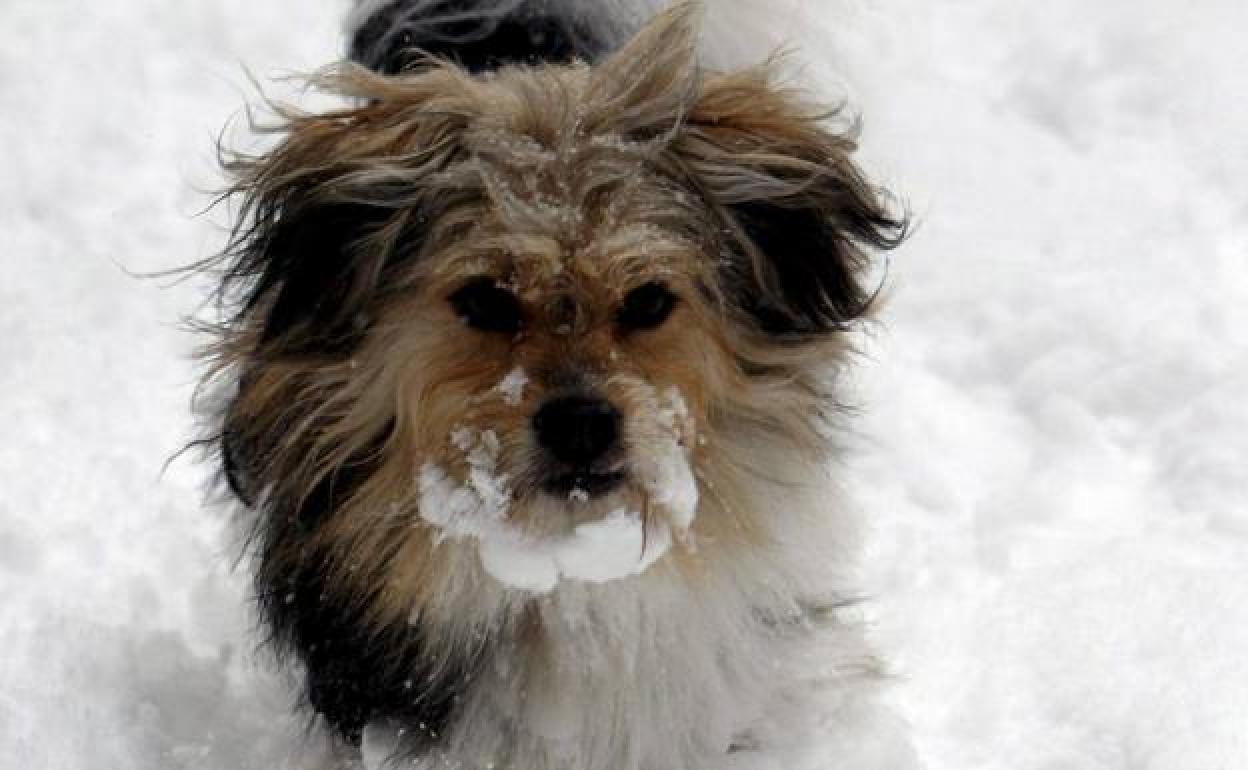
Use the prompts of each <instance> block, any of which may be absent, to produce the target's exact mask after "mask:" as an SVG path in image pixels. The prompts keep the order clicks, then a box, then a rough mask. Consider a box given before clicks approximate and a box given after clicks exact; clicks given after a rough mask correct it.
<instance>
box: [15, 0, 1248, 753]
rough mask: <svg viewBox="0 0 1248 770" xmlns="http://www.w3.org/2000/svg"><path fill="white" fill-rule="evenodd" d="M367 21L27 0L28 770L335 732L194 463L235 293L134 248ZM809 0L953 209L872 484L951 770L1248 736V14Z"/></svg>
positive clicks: (934, 199) (919, 301)
mask: <svg viewBox="0 0 1248 770" xmlns="http://www.w3.org/2000/svg"><path fill="white" fill-rule="evenodd" d="M793 1H794V0H790V2H793ZM340 11H341V7H340V6H339V5H338V4H337V3H335V2H333V0H324V1H323V2H316V3H313V2H306V1H305V2H297V1H296V0H280V2H279V0H264V2H243V1H242V0H213V1H212V2H209V0H182V1H180V2H168V1H167V0H129V1H127V2H122V0H109V1H107V2H96V3H71V2H68V0H5V2H4V3H2V4H0V35H3V43H2V44H0V105H2V106H3V111H4V117H3V118H0V162H2V167H3V169H4V173H3V174H2V175H0V246H2V247H3V250H2V253H3V257H2V259H3V264H4V271H3V275H4V278H3V280H0V360H3V361H4V365H3V366H0V425H3V426H4V427H5V438H4V440H3V441H0V478H3V488H2V489H0V607H3V608H4V610H3V613H4V615H3V620H0V650H3V651H4V652H3V654H0V767H3V768H6V769H7V768H15V769H17V768H21V769H22V770H25V769H26V768H32V769H33V768H54V769H56V770H70V769H72V770H86V769H87V768H91V769H93V770H94V769H95V768H128V769H130V768H132V769H135V770H156V769H164V768H195V769H196V770H240V769H247V770H251V769H253V768H254V769H255V770H261V769H263V770H270V769H271V768H278V767H285V766H296V765H298V764H299V763H300V761H301V758H300V757H299V756H297V755H292V754H291V751H292V750H291V746H293V745H295V744H296V743H297V741H296V740H295V739H294V736H297V735H298V733H299V730H300V729H301V726H302V725H301V723H300V722H299V721H297V720H295V719H292V718H291V717H289V716H288V702H289V694H288V692H287V690H286V688H285V683H284V681H283V680H282V678H281V677H280V676H279V675H276V674H273V673H271V672H267V671H266V670H265V669H264V668H263V667H261V666H259V665H257V664H256V662H255V659H254V658H253V656H252V651H253V644H254V642H253V639H254V636H253V635H252V634H251V632H250V628H249V621H248V619H247V615H246V612H245V608H244V604H245V603H244V595H245V580H244V578H243V577H241V576H240V575H237V574H232V573H231V572H230V569H229V567H230V558H231V554H232V553H233V549H232V546H231V544H230V542H229V540H228V538H227V536H226V534H225V533H226V529H225V527H224V522H223V521H222V519H221V517H220V515H218V514H213V513H210V512H205V510H204V509H203V507H201V505H200V500H201V489H200V488H201V484H202V474H201V471H200V470H199V469H198V468H196V467H195V466H194V465H193V464H192V463H188V462H176V463H174V464H173V465H172V466H171V467H170V468H169V470H168V471H167V472H166V473H164V474H163V476H162V475H161V472H160V471H161V465H162V462H163V461H164V459H165V458H166V457H167V456H168V455H169V454H170V453H171V452H172V451H173V450H175V449H176V448H177V447H178V446H179V444H180V442H182V441H183V440H184V439H185V438H186V436H187V435H188V434H189V432H190V430H191V426H190V422H189V418H188V414H187V402H188V400H189V397H190V392H191V386H192V382H193V378H194V375H193V368H192V365H191V363H190V361H189V351H190V349H191V347H192V344H193V341H192V340H191V339H189V338H188V336H187V335H186V334H184V333H183V332H181V331H180V330H179V328H178V326H177V322H178V318H179V316H180V315H181V314H183V313H186V312H188V311H191V310H193V309H194V307H195V303H196V301H197V298H198V297H200V296H201V287H196V286H193V285H180V286H174V287H164V286H163V285H159V284H158V283H154V282H151V281H143V280H137V279H135V278H132V277H129V276H128V275H127V274H126V272H125V271H124V270H123V267H124V268H127V269H129V270H135V271H143V270H154V269H160V268H167V267H170V266H173V265H177V264H181V263H183V262H185V261H187V260H189V259H193V258H195V257H199V256H204V255H206V254H208V253H210V252H211V251H212V250H213V249H214V248H215V247H217V246H219V244H220V242H221V234H220V231H219V229H218V226H219V222H220V219H219V218H217V219H216V224H214V219H213V217H196V216H195V213H196V212H197V210H198V209H200V208H201V207H202V206H203V205H204V204H205V202H206V200H207V196H206V195H205V194H203V193H202V192H199V191H198V190H202V189H206V188H211V187H213V186H214V185H216V184H217V183H218V182H219V177H218V176H217V175H216V172H215V171H214V169H213V166H212V146H213V138H214V135H215V134H216V132H217V131H218V130H219V129H220V127H221V126H222V124H223V122H224V121H225V120H226V118H227V117H229V116H230V115H231V114H233V113H235V112H236V111H237V110H238V108H239V107H240V106H241V105H242V104H243V103H244V101H245V100H247V99H248V98H250V96H251V95H250V93H249V92H248V90H247V85H246V77H245V75H244V73H243V70H242V68H241V66H240V65H241V64H245V65H246V66H247V67H248V68H250V69H251V70H253V71H254V72H256V73H257V74H258V75H259V76H260V77H262V78H267V77H270V76H272V75H276V74H280V73H282V72H286V71H300V70H307V69H311V68H313V67H315V66H317V65H319V64H322V63H324V62H325V61H328V60H329V59H330V58H332V57H333V56H334V55H335V54H336V52H337V50H338V48H337V46H338V37H337V35H338V29H337V24H338V16H339V13H340ZM786 14H788V15H780V16H778V18H782V19H786V20H787V21H788V28H789V29H790V30H791V31H792V34H793V36H795V37H797V38H798V42H799V43H800V44H801V46H802V47H804V49H805V50H806V52H807V54H806V57H805V58H806V59H807V60H808V61H810V62H811V64H810V67H809V70H808V73H809V76H810V78H811V79H812V80H816V81H823V82H824V87H825V88H830V85H828V84H829V83H830V82H831V81H830V80H827V78H830V77H832V76H833V75H835V76H837V77H839V78H840V79H842V80H843V81H844V82H846V83H848V86H849V90H850V92H851V93H852V95H853V97H854V99H855V101H856V103H857V104H859V105H860V106H861V107H862V109H863V112H864V113H865V117H866V132H865V135H864V139H865V144H866V148H865V149H866V157H867V159H868V160H869V163H870V165H871V167H872V169H873V170H874V171H875V172H876V173H877V174H880V175H882V176H883V178H885V179H887V180H888V181H889V182H890V183H891V184H892V185H893V186H895V187H897V188H898V189H900V190H902V191H904V192H905V193H906V195H907V196H908V198H909V199H910V201H911V203H912V205H913V208H914V209H915V211H916V213H917V215H918V218H919V220H920V222H921V225H920V228H919V230H918V232H917V234H916V235H915V237H914V238H913V240H912V241H911V242H910V243H909V245H908V246H907V247H906V248H905V249H903V250H902V251H901V252H899V253H898V254H897V255H896V256H895V259H894V261H893V265H892V273H891V276H892V280H891V284H892V302H891V305H890V307H889V310H888V313H887V314H886V320H885V323H884V325H883V326H882V327H881V328H879V329H878V330H876V331H875V333H874V336H873V338H872V341H871V356H870V358H869V359H868V360H866V361H864V363H863V366H862V369H861V371H860V377H859V386H860V387H859V395H858V398H859V400H860V401H861V402H862V403H863V404H864V411H865V414H864V417H863V419H862V420H861V421H860V423H859V426H860V443H861V445H862V448H861V451H860V452H859V453H858V454H857V455H856V456H855V458H854V460H853V462H852V464H851V468H850V475H851V478H852V483H853V484H854V486H855V488H856V490H857V492H858V494H859V497H860V499H861V500H862V501H863V506H864V509H865V510H866V511H867V512H868V513H869V515H870V516H871V517H872V519H873V521H874V522H875V524H876V528H875V537H874V540H873V544H872V548H871V554H870V559H869V561H868V565H869V577H870V581H871V585H872V589H873V593H874V596H875V602H874V604H873V605H872V614H873V617H874V619H875V625H876V630H877V636H878V640H879V644H880V645H881V646H882V647H883V648H884V649H885V650H886V651H887V654H888V655H889V657H890V658H891V660H892V661H893V662H894V664H895V668H896V669H897V671H898V674H899V678H898V684H897V688H896V692H895V700H896V703H897V706H898V708H899V709H900V710H901V711H902V713H904V714H905V716H906V717H907V719H908V720H909V721H910V722H911V723H912V725H913V729H914V737H915V742H916V744H917V746H918V748H919V751H920V754H921V755H922V757H923V759H924V760H925V763H926V765H927V766H928V767H929V768H932V769H933V770H973V769H977V768H983V769H984V770H989V769H991V770H1102V769H1106V770H1108V769H1110V768H1113V769H1115V770H1119V769H1121V770H1127V769H1128V768H1130V769H1131V770H1144V769H1156V770H1215V769H1217V770H1237V769H1240V768H1245V767H1248V658H1246V657H1245V654H1244V651H1245V650H1248V399H1246V398H1245V395H1244V394H1245V393H1248V196H1245V194H1244V189H1243V182H1242V180H1243V179H1245V178H1248V146H1246V145H1248V100H1244V99H1243V98H1241V96H1242V94H1243V93H1244V91H1245V88H1246V87H1248V53H1245V51H1246V50H1248V49H1245V47H1244V45H1243V41H1242V34H1243V31H1244V30H1245V29H1248V6H1246V5H1244V4H1243V3H1241V2H1236V0H1192V1H1191V2H1186V3H1182V4H1175V3H1171V2H1168V1H1167V0H1134V1H1133V0H1098V1H1097V2H1095V3H1089V2H1085V1H1084V0H1053V1H1051V2H1046V3H1021V2H1013V3H1009V2H1000V0H957V1H955V2H944V3H934V2H930V1H928V0H878V1H877V2H868V1H867V0H822V1H817V0H806V2H798V7H797V8H796V9H795V10H792V11H786ZM314 750H315V746H313V747H312V748H311V749H308V752H309V753H314ZM827 764H828V767H829V768H830V770H831V769H834V768H835V767H836V763H835V758H834V757H829V758H828V762H827Z"/></svg>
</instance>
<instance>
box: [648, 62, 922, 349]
mask: <svg viewBox="0 0 1248 770" xmlns="http://www.w3.org/2000/svg"><path fill="white" fill-rule="evenodd" d="M773 80H774V78H773V76H772V73H771V70H770V66H768V67H762V68H759V69H756V70H747V71H745V72H741V73H737V74H733V75H725V76H719V77H717V78H713V79H711V80H709V81H708V82H707V84H706V85H705V87H704V89H703V91H702V93H701V94H700V96H699V99H698V102H697V105H696V106H695V107H694V108H693V110H692V111H691V112H690V114H689V116H688V118H687V119H686V123H685V125H684V127H683V129H682V131H681V134H680V136H679V137H677V139H676V140H675V141H674V143H673V150H674V152H675V153H676V155H677V157H678V158H679V159H680V162H681V164H682V165H683V167H684V168H685V169H686V173H688V174H689V175H690V176H691V177H692V181H693V184H694V185H695V187H697V188H698V189H700V190H701V192H702V194H703V195H704V196H705V197H706V199H707V202H708V203H709V205H710V207H711V208H712V209H713V210H714V211H716V212H717V216H718V218H719V220H720V223H719V224H720V234H721V236H722V239H723V241H724V242H723V244H722V246H723V251H724V254H723V255H721V256H722V257H723V258H722V259H721V271H720V272H721V274H722V275H723V283H724V285H725V286H726V288H727V290H728V293H729V296H730V298H731V300H732V302H733V304H734V305H735V306H736V307H738V308H740V309H741V310H742V311H743V312H742V314H741V315H742V316H743V317H744V318H745V319H746V320H747V321H748V322H749V323H751V324H752V325H754V326H755V327H756V328H757V329H759V330H761V331H762V332H764V333H767V334H770V335H777V336H790V337H803V336H809V335H815V334H820V333H824V332H828V331H833V330H837V329H841V328H843V327H844V326H845V325H846V324H848V323H850V322H852V321H854V320H857V319H859V318H862V317H863V316H864V315H866V314H867V312H868V311H869V309H870V306H871V301H872V299H873V297H874V292H873V291H872V290H870V289H868V288H867V287H866V286H865V285H864V283H865V280H866V277H867V276H866V274H867V272H868V271H869V268H870V256H871V254H870V253H871V251H873V250H879V249H891V248H893V247H895V246H897V245H899V244H900V243H901V241H902V240H903V238H904V237H905V234H906V227H907V222H906V217H905V214H904V212H896V211H893V210H892V208H893V207H892V205H891V203H892V202H891V199H890V198H889V197H888V196H887V194H886V193H884V192H883V191H882V190H880V189H879V188H876V187H874V186H872V185H871V184H870V183H869V182H868V181H867V180H866V178H865V177H864V176H863V174H862V172H861V171H860V170H859V169H858V167H857V166H856V165H855V163H854V162H853V160H852V159H851V155H852V153H853V151H854V149H855V142H854V138H853V129H852V127H851V128H850V129H847V130H846V131H845V132H843V133H838V132H836V131H833V130H831V129H829V128H828V127H827V119H828V118H829V117H835V115H832V116H829V115H828V113H827V112H826V111H821V110H819V109H816V108H813V107H810V106H808V105H807V104H805V103H803V101H802V100H801V99H800V97H799V96H798V95H797V94H795V93H793V92H791V91H786V90H784V89H781V88H778V87H776V86H775V85H774V82H773Z"/></svg>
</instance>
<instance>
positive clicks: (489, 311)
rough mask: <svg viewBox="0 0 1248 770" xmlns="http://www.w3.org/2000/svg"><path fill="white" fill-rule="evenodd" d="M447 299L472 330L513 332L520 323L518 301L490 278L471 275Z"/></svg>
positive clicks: (520, 316) (518, 329) (520, 315)
mask: <svg viewBox="0 0 1248 770" xmlns="http://www.w3.org/2000/svg"><path fill="white" fill-rule="evenodd" d="M449 299H450V303H451V307H453V308H455V312H456V313H459V316H460V318H463V319H464V321H465V322H466V323H467V324H468V325H469V326H471V327H472V328H474V329H480V330H481V331H486V332H508V333H513V334H514V333H515V332H518V331H520V327H521V325H522V324H523V322H524V314H523V312H522V311H521V309H520V300H518V299H516V295H515V294H512V293H511V292H509V291H507V290H506V289H503V288H500V287H499V286H496V285H495V284H494V280H493V279H492V278H474V279H473V280H471V281H469V282H468V283H467V284H465V285H464V286H463V287H462V288H460V289H459V290H458V291H456V292H455V293H454V294H452V295H451V296H450V297H449Z"/></svg>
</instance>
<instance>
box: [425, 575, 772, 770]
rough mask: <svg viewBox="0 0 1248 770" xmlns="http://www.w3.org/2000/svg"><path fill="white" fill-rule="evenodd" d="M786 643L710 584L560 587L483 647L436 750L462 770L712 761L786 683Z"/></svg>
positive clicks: (604, 769)
mask: <svg viewBox="0 0 1248 770" xmlns="http://www.w3.org/2000/svg"><path fill="white" fill-rule="evenodd" d="M643 584H644V585H643ZM792 637H793V634H791V633H778V632H777V629H776V628H775V627H774V625H771V624H768V623H766V622H763V621H762V620H760V614H759V613H758V612H755V611H754V608H752V607H750V606H749V605H748V603H747V602H746V601H745V600H744V599H743V598H742V597H740V596H734V595H732V594H731V593H726V592H722V591H719V592H704V591H698V590H697V589H696V588H691V587H689V586H686V585H674V584H671V583H667V584H665V583H664V581H662V580H657V579H656V580H643V581H637V582H636V584H635V585H627V584H617V585H611V586H586V585H576V584H570V585H568V586H566V587H564V586H561V587H560V589H558V590H556V591H555V592H554V593H553V594H552V595H550V596H549V597H545V598H544V599H542V600H541V601H538V602H534V603H533V604H531V605H529V606H528V607H527V608H526V611H525V613H524V617H523V618H521V619H520V621H519V622H517V623H516V624H515V626H514V629H513V630H512V631H511V633H509V634H508V635H507V637H506V638H505V639H502V640H500V642H499V644H498V645H496V646H495V647H494V648H493V649H492V650H491V652H490V653H489V659H488V660H487V661H486V662H485V665H484V667H483V670H482V672H481V675H480V676H479V678H478V679H477V680H476V681H475V682H474V684H473V686H472V687H471V688H470V689H469V691H468V692H467V693H466V694H465V697H464V701H463V703H462V704H461V706H462V708H461V709H460V711H459V717H458V719H457V721H456V724H454V725H452V726H451V728H450V731H449V735H448V736H447V737H448V746H447V749H448V754H449V755H450V757H448V758H453V759H454V760H455V761H456V762H458V763H460V764H459V766H461V767H464V768H474V770H475V768H477V767H481V768H489V767H492V768H500V769H501V768H534V767H542V768H551V770H563V769H564V768H566V769H567V770H572V769H573V768H576V769H577V770H583V769H584V768H599V769H601V770H640V769H641V768H646V769H647V770H660V769H662V768H684V769H685V770H695V769H696V768H701V767H714V766H717V765H715V764H714V762H715V758H719V759H722V757H723V756H724V754H725V753H726V752H727V751H728V750H729V748H730V746H732V745H733V743H734V741H736V740H738V739H739V737H740V734H741V732H742V731H743V730H744V729H746V728H747V727H749V726H750V725H751V724H752V723H754V722H755V721H757V720H758V719H759V718H760V717H761V716H762V713H761V712H762V711H763V709H765V707H766V704H767V703H768V702H771V701H773V700H774V699H775V698H776V697H777V695H778V693H779V692H780V691H782V690H783V689H784V687H785V686H786V676H785V675H784V672H783V669H784V666H783V665H782V664H783V661H784V659H785V658H786V657H787V653H788V651H787V650H786V648H787V647H788V646H789V645H791V644H793V643H795V642H796V640H795V639H793V638H792Z"/></svg>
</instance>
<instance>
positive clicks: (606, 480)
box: [542, 470, 628, 503]
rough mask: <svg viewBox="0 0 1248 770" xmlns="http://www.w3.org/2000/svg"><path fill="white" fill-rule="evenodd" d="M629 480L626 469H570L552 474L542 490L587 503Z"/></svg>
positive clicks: (573, 500) (618, 487) (570, 500)
mask: <svg viewBox="0 0 1248 770" xmlns="http://www.w3.org/2000/svg"><path fill="white" fill-rule="evenodd" d="M627 480H628V474H627V473H626V472H625V471H624V470H602V471H592V470H586V471H568V472H562V473H554V474H550V475H548V476H547V477H546V481H545V483H544V484H543V485H542V490H543V491H544V492H545V493H546V494H548V495H551V496H552V497H555V498H562V499H564V500H567V501H569V502H572V503H585V502H588V501H590V500H597V499H599V498H602V497H606V496H608V495H610V494H611V493H612V492H615V491H616V490H618V489H620V488H621V487H623V486H624V485H625V484H626V482H627Z"/></svg>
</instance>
